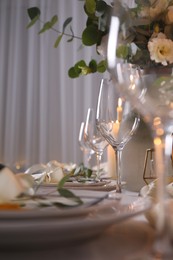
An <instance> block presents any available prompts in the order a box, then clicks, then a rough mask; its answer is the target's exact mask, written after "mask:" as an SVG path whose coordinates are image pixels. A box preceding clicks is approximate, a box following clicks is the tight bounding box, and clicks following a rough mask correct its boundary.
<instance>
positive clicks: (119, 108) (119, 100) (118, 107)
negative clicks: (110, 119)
mask: <svg viewBox="0 0 173 260" xmlns="http://www.w3.org/2000/svg"><path fill="white" fill-rule="evenodd" d="M122 112H123V109H122V99H121V98H119V99H118V106H117V121H118V122H121V120H122Z"/></svg>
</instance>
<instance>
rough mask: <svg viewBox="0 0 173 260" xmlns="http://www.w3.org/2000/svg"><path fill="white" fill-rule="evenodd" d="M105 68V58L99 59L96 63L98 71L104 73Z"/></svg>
mask: <svg viewBox="0 0 173 260" xmlns="http://www.w3.org/2000/svg"><path fill="white" fill-rule="evenodd" d="M106 70H107V64H106V61H105V60H102V61H100V62H99V63H98V64H97V71H98V72H100V73H104V72H105V71H106Z"/></svg>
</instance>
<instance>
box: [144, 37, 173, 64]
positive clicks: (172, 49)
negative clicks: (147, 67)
mask: <svg viewBox="0 0 173 260" xmlns="http://www.w3.org/2000/svg"><path fill="white" fill-rule="evenodd" d="M148 50H149V52H150V58H151V60H153V61H155V62H156V63H161V64H162V65H164V66H167V65H168V64H172V63H173V41H171V40H169V39H166V37H164V34H163V33H162V34H158V37H157V38H152V39H151V40H150V41H149V43H148Z"/></svg>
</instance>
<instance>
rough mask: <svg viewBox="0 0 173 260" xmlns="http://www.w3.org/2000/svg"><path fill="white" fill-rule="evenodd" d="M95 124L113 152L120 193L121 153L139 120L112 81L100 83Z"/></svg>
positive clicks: (117, 188)
mask: <svg viewBox="0 0 173 260" xmlns="http://www.w3.org/2000/svg"><path fill="white" fill-rule="evenodd" d="M96 122H97V126H98V129H99V131H100V133H101V134H102V135H103V137H104V138H105V139H106V140H107V142H108V143H109V144H110V145H111V146H112V148H113V149H114V151H115V160H116V179H117V187H116V191H117V192H121V188H122V187H121V156H122V151H123V149H124V147H125V145H126V144H127V143H128V141H129V140H130V139H131V137H132V136H133V135H134V133H135V132H136V130H137V127H138V125H139V122H140V118H139V115H138V113H136V112H135V111H134V109H133V107H132V106H131V104H130V102H128V101H127V100H126V99H124V97H123V96H121V95H120V93H119V92H118V91H117V89H116V88H115V86H114V84H113V82H112V80H109V79H102V81H101V85H100V91H99V96H98V103H97V114H96Z"/></svg>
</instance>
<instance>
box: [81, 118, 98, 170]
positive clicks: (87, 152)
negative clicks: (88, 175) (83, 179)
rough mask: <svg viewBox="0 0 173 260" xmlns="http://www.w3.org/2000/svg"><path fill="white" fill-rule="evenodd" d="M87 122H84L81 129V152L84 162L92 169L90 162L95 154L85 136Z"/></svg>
mask: <svg viewBox="0 0 173 260" xmlns="http://www.w3.org/2000/svg"><path fill="white" fill-rule="evenodd" d="M84 130H85V122H82V123H81V125H80V129H79V138H78V141H79V146H80V149H81V151H82V152H83V162H84V165H85V166H87V167H88V168H90V160H91V156H92V155H93V154H94V153H95V152H94V150H92V149H91V148H90V146H89V144H88V142H87V138H86V135H85V132H84Z"/></svg>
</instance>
